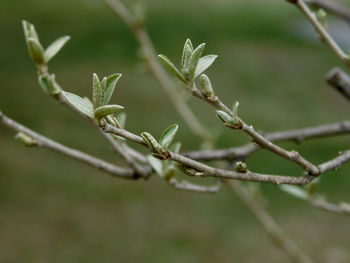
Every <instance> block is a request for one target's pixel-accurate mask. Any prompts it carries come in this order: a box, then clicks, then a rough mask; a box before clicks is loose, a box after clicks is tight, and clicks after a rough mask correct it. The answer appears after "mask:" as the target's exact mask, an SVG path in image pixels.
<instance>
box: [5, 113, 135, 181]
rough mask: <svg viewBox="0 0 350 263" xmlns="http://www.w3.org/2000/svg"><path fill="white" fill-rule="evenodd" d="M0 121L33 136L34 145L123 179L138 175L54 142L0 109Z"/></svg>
mask: <svg viewBox="0 0 350 263" xmlns="http://www.w3.org/2000/svg"><path fill="white" fill-rule="evenodd" d="M0 123H1V124H2V125H3V126H5V127H7V128H10V129H11V130H14V131H17V132H22V133H24V134H26V135H27V136H30V137H31V138H33V139H34V140H35V142H36V146H38V147H43V148H46V149H50V150H52V151H55V152H58V153H61V154H63V155H66V156H69V157H71V158H73V159H76V160H78V161H81V162H83V163H86V164H88V165H90V166H92V167H94V168H96V169H98V170H101V171H104V172H106V173H108V174H110V175H113V176H116V177H120V178H124V179H137V178H138V176H137V175H136V174H135V173H134V172H133V171H132V170H131V169H126V168H121V167H119V166H116V165H113V164H111V163H108V162H105V161H103V160H101V159H98V158H96V157H93V156H91V155H88V154H86V153H83V152H81V151H78V150H76V149H72V148H69V147H67V146H64V145H62V144H60V143H58V142H55V141H53V140H51V139H49V138H47V137H44V136H42V135H40V134H38V133H36V132H34V131H33V130H30V129H29V128H27V127H25V126H23V125H22V124H20V123H18V122H16V121H14V120H12V119H10V118H9V117H7V116H6V115H5V114H3V113H2V112H1V111H0Z"/></svg>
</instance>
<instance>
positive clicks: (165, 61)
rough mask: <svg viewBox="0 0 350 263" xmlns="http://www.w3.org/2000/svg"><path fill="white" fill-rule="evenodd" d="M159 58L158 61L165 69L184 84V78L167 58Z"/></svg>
mask: <svg viewBox="0 0 350 263" xmlns="http://www.w3.org/2000/svg"><path fill="white" fill-rule="evenodd" d="M158 57H159V58H160V61H161V62H162V63H163V65H164V66H165V68H166V69H167V70H168V71H169V72H170V73H171V74H172V75H174V76H175V77H177V78H178V79H179V80H181V81H183V82H185V78H184V77H183V76H182V74H181V73H180V71H179V70H178V69H177V68H176V67H175V65H174V64H173V63H172V62H171V61H170V59H169V58H167V57H166V56H164V55H158Z"/></svg>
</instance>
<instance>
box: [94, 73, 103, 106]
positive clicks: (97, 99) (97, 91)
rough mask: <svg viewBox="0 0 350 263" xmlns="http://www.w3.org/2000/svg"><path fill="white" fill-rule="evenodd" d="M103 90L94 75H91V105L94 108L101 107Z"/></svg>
mask: <svg viewBox="0 0 350 263" xmlns="http://www.w3.org/2000/svg"><path fill="white" fill-rule="evenodd" d="M103 93H104V92H103V89H102V86H101V83H100V80H99V78H98V76H97V74H96V73H94V74H93V75H92V104H93V105H94V108H95V109H96V108H98V107H101V106H103V101H104V99H103V97H104V96H103V95H104V94H103Z"/></svg>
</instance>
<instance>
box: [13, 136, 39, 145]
mask: <svg viewBox="0 0 350 263" xmlns="http://www.w3.org/2000/svg"><path fill="white" fill-rule="evenodd" d="M15 139H16V140H17V141H20V142H21V143H23V144H24V145H25V146H28V147H33V146H37V145H38V143H37V142H36V141H35V140H34V139H33V138H32V137H30V136H29V135H27V134H25V133H24V132H19V133H17V134H16V136H15Z"/></svg>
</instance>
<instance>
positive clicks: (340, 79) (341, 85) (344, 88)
mask: <svg viewBox="0 0 350 263" xmlns="http://www.w3.org/2000/svg"><path fill="white" fill-rule="evenodd" d="M326 80H327V83H328V84H329V85H331V86H332V87H333V88H335V89H336V90H337V91H339V92H340V94H342V95H343V96H344V97H345V98H347V99H348V100H350V76H349V75H348V74H346V73H345V72H344V71H343V70H342V69H340V68H333V69H332V70H331V71H329V73H328V74H327V76H326Z"/></svg>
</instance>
